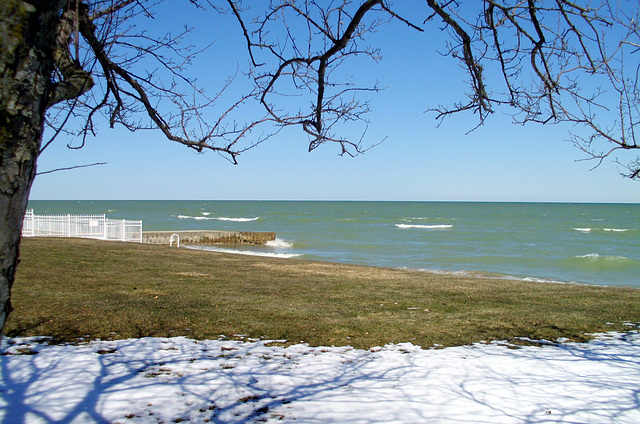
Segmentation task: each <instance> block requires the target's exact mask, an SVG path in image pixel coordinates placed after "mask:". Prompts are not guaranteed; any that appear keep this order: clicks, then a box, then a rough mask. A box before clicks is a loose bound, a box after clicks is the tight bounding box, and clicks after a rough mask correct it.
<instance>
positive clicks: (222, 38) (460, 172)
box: [31, 2, 640, 202]
mask: <svg viewBox="0 0 640 424" xmlns="http://www.w3.org/2000/svg"><path fill="white" fill-rule="evenodd" d="M170 3H173V2H170ZM161 12H162V13H160V14H159V16H158V18H157V19H158V20H161V19H163V17H164V19H166V17H167V16H170V17H171V21H172V22H174V23H179V22H180V21H181V19H182V20H185V21H187V20H188V21H191V22H193V23H194V24H196V25H200V26H201V27H207V28H210V29H214V30H215V34H216V35H215V37H216V42H215V44H214V45H213V47H212V48H211V49H210V50H209V51H210V52H211V53H215V54H210V55H205V56H204V57H203V58H202V62H200V63H197V64H196V66H195V67H194V72H195V73H196V76H198V78H199V80H200V84H201V85H203V86H205V87H206V88H208V89H211V90H212V91H215V90H216V89H217V88H218V87H219V86H220V84H221V81H222V80H223V78H224V75H226V74H229V73H232V72H234V70H235V69H237V68H238V67H242V66H243V65H244V60H245V57H244V56H241V55H240V56H239V55H238V54H237V51H238V49H242V48H243V47H242V39H241V34H240V33H239V32H237V31H238V30H237V28H235V26H234V25H233V22H232V21H230V20H225V19H222V18H220V19H217V18H215V16H213V15H208V16H206V15H205V16H201V15H198V14H197V12H195V11H194V10H193V9H190V8H185V9H184V10H183V9H181V10H180V11H175V10H172V11H161ZM212 16H213V17H212ZM194 18H195V19H194ZM442 40H443V39H442V34H441V33H439V32H437V33H434V34H429V36H428V37H427V36H424V35H422V36H418V35H417V34H414V33H412V32H411V31H408V30H406V29H405V28H404V27H403V26H402V25H398V24H391V25H388V26H386V27H384V28H383V29H382V30H381V32H379V33H377V34H375V36H374V38H373V41H372V42H373V43H375V44H376V45H379V46H380V47H381V49H382V55H383V59H382V61H381V62H380V63H377V64H375V63H372V62H364V61H363V62H358V65H359V66H355V65H354V66H352V67H347V68H345V70H344V71H345V72H351V73H353V74H354V75H355V76H356V77H357V76H358V75H360V76H364V77H366V78H375V80H377V81H379V83H380V85H381V86H383V87H386V89H385V90H384V91H382V92H381V93H378V94H374V95H372V96H371V99H372V109H373V112H372V113H371V114H370V115H369V119H370V120H371V125H370V127H369V129H368V132H367V138H366V139H365V140H368V141H369V142H370V143H376V142H378V141H380V140H381V139H383V138H385V137H386V140H385V142H384V143H382V144H381V145H379V146H377V147H375V148H373V149H371V150H369V151H368V152H367V153H365V154H364V155H361V156H359V157H356V158H349V157H339V156H338V153H339V151H338V149H337V147H335V146H331V145H326V146H323V147H321V148H319V149H317V150H315V151H314V152H311V153H309V152H307V137H306V136H305V135H304V134H303V133H302V131H301V130H299V129H297V128H289V129H286V130H284V131H282V132H281V133H280V134H278V135H277V136H276V137H274V138H273V139H271V140H269V141H268V142H266V143H264V144H262V145H260V146H258V147H257V148H255V149H253V150H250V151H248V152H246V153H244V154H243V155H241V156H240V157H239V162H240V164H239V165H232V164H231V163H229V162H228V161H227V160H225V159H224V158H222V157H220V156H219V155H217V154H215V153H212V152H209V153H205V154H197V153H195V152H193V151H191V150H189V149H187V148H185V147H183V146H180V145H178V144H175V143H172V142H170V141H167V140H166V139H164V136H163V135H162V134H161V133H159V132H158V131H138V132H135V133H131V132H128V131H126V130H125V129H123V128H116V129H109V128H108V125H106V123H104V122H103V123H101V125H100V131H99V133H98V136H97V137H95V138H92V139H89V140H88V142H87V144H86V146H85V147H84V148H82V149H80V150H69V149H67V148H66V144H67V143H68V142H70V141H72V140H71V139H69V138H64V137H61V138H59V139H57V140H56V142H55V143H54V144H53V145H52V146H50V147H49V148H48V149H47V150H46V151H45V152H44V154H43V155H42V156H41V158H40V160H39V164H38V169H39V170H40V171H47V170H49V169H53V168H60V167H67V166H74V165H83V164H89V163H95V162H107V163H108V164H107V165H103V166H96V167H91V168H84V169H76V170H72V171H61V172H56V173H53V174H46V175H42V176H39V177H37V178H36V182H35V184H34V186H33V189H32V192H31V198H32V199H38V200H48V199H51V200H71V199H92V200H93V199H124V200H127V199H176V200H180V199H203V200H217V199H221V200H222V199H229V200H236V199H242V200H244V199H246V200H427V201H432V200H433V201H437V200H443V201H448V200H453V201H554V202H640V183H638V182H632V181H627V180H625V179H624V178H623V177H621V176H620V175H619V169H618V168H619V167H618V166H617V165H615V164H614V163H611V162H610V161H609V162H605V163H604V164H602V165H601V166H600V167H598V168H596V169H594V170H591V168H592V167H593V166H594V163H592V162H580V161H577V160H579V159H581V158H584V156H583V154H582V153H581V152H580V151H579V150H578V149H576V148H575V147H574V146H573V145H572V144H571V143H569V142H567V141H566V140H567V139H568V131H569V130H570V129H571V127H567V126H562V125H558V126H540V125H534V124H532V125H527V126H524V127H523V126H520V125H514V124H512V123H511V118H510V117H509V116H506V115H503V114H500V113H496V114H494V116H492V117H490V118H489V119H488V120H487V122H486V124H485V125H484V126H482V127H480V128H478V129H477V130H475V131H473V132H471V133H469V134H467V132H468V131H469V130H470V129H471V128H473V127H474V126H475V124H476V118H475V117H474V116H473V115H471V114H463V115H459V116H456V117H453V118H451V119H449V120H446V121H444V123H443V124H442V125H440V126H439V127H438V126H437V122H436V121H435V116H434V115H433V114H429V113H425V110H426V109H427V108H428V107H429V106H438V105H439V104H451V103H452V102H453V101H455V100H458V99H460V98H463V96H464V85H463V83H464V82H465V81H466V76H465V74H464V73H463V72H462V71H461V70H459V69H458V68H457V64H455V63H454V62H453V61H452V60H451V59H447V58H442V57H440V56H439V55H438V54H437V53H435V52H434V51H433V50H432V48H433V46H434V45H438V43H441V42H442ZM221 58H222V59H221ZM229 58H232V59H229ZM362 64H364V65H365V66H366V67H365V68H363V67H362V66H361V65H362ZM455 96H457V97H455ZM348 131H349V130H346V133H347V134H348Z"/></svg>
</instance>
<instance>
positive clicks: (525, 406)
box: [0, 335, 640, 424]
mask: <svg viewBox="0 0 640 424" xmlns="http://www.w3.org/2000/svg"><path fill="white" fill-rule="evenodd" d="M19 343H20V342H18V344H19ZM25 343H26V344H25V346H26V347H25V348H24V349H23V352H22V353H23V354H20V355H17V354H10V353H12V352H13V353H16V352H18V351H19V349H18V348H17V347H16V346H18V344H14V345H13V346H11V347H10V348H9V347H7V346H9V345H7V344H6V343H5V342H3V344H4V346H5V348H4V349H3V355H2V356H0V371H1V375H0V376H1V378H2V386H0V423H1V424H17V423H27V422H31V421H34V420H37V421H38V422H45V423H71V422H78V421H81V422H97V423H102V422H119V423H123V422H132V423H135V422H165V423H168V422H185V421H190V422H211V423H216V424H241V423H250V422H251V423H253V422H293V421H296V422H305V423H311V424H315V423H317V424H320V423H327V422H340V423H347V424H348V423H354V424H355V423H361V422H369V423H376V422H380V423H382V422H444V421H447V422H495V421H501V422H503V421H505V420H506V421H508V422H521V423H531V424H534V423H544V422H558V421H560V422H617V421H625V420H626V421H625V422H629V419H633V418H634V417H639V416H640V385H639V384H638V382H639V381H640V356H639V355H638V350H639V346H640V338H639V337H637V336H635V337H634V336H625V335H618V336H611V337H610V338H602V339H598V340H597V341H594V342H591V343H588V344H586V343H583V344H549V345H542V346H526V347H516V346H513V345H510V344H508V343H491V344H484V345H481V344H476V345H473V346H462V347H456V348H447V349H441V350H422V349H420V348H419V347H417V346H412V345H409V344H406V345H394V346H387V347H384V348H377V349H372V350H368V351H365V350H356V349H352V348H350V347H340V348H325V347H309V346H306V345H294V346H289V347H278V346H269V345H268V344H267V343H265V342H261V341H248V342H236V341H227V340H209V341H196V340H191V339H185V338H173V339H161V338H145V339H130V340H120V341H113V342H100V341H97V342H91V343H88V344H85V345H79V346H69V345H67V346H64V345H62V346H47V345H46V344H45V343H42V342H37V341H36V342H31V343H30V344H29V343H27V342H25ZM29 349H30V350H29ZM27 350H29V352H30V353H32V354H26V353H29V352H27ZM630 417H631V418H630Z"/></svg>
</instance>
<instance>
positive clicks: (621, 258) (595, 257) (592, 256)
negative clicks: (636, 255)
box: [576, 253, 629, 262]
mask: <svg viewBox="0 0 640 424" xmlns="http://www.w3.org/2000/svg"><path fill="white" fill-rule="evenodd" d="M576 258H578V259H589V260H593V261H596V260H604V261H612V262H615V261H628V260H629V258H627V257H625V256H606V255H605V256H601V255H599V254H597V253H589V254H586V255H578V256H576Z"/></svg>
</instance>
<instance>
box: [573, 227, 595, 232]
mask: <svg viewBox="0 0 640 424" xmlns="http://www.w3.org/2000/svg"><path fill="white" fill-rule="evenodd" d="M574 230H576V231H581V232H583V233H588V232H591V228H574Z"/></svg>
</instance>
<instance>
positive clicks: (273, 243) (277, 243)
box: [266, 238, 293, 249]
mask: <svg viewBox="0 0 640 424" xmlns="http://www.w3.org/2000/svg"><path fill="white" fill-rule="evenodd" d="M266 245H267V246H269V247H275V248H276V249H289V248H291V247H293V243H291V242H290V241H286V240H282V239H280V238H276V239H275V240H270V241H268V242H267V243H266Z"/></svg>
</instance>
